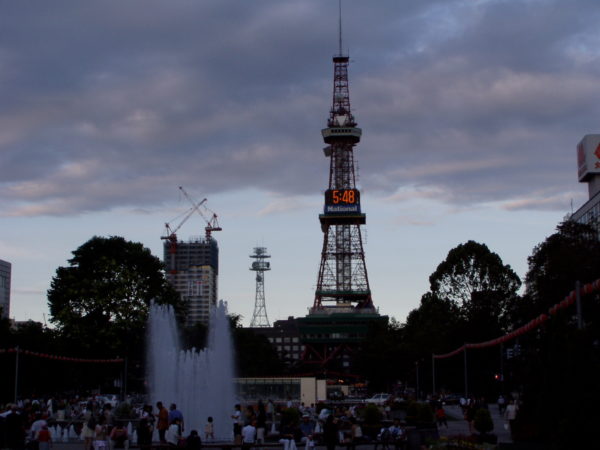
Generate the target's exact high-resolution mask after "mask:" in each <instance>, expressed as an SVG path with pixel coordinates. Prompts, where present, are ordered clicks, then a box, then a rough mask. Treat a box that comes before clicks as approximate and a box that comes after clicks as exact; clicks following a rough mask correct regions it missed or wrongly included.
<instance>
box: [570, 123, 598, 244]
mask: <svg viewBox="0 0 600 450" xmlns="http://www.w3.org/2000/svg"><path fill="white" fill-rule="evenodd" d="M577 172H578V176H579V181H580V182H582V183H587V185H588V196H589V199H588V201H587V202H586V203H584V204H583V206H581V208H579V209H578V210H577V211H575V212H574V213H573V215H572V216H571V220H573V221H575V222H580V223H585V224H588V225H590V226H592V227H594V228H595V229H596V230H597V231H598V237H599V238H600V134H587V135H585V136H584V137H583V139H581V141H580V142H579V144H578V145H577Z"/></svg>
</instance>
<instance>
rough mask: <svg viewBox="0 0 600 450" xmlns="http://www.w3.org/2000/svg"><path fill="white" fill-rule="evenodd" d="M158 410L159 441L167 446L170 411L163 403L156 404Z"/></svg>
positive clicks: (157, 427)
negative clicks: (166, 437)
mask: <svg viewBox="0 0 600 450" xmlns="http://www.w3.org/2000/svg"><path fill="white" fill-rule="evenodd" d="M156 408H157V409H158V414H157V418H158V419H157V421H156V429H157V430H158V440H159V441H160V443H161V444H166V443H167V440H166V439H165V433H166V432H167V430H168V429H169V411H168V410H167V408H165V407H164V405H163V404H162V402H156Z"/></svg>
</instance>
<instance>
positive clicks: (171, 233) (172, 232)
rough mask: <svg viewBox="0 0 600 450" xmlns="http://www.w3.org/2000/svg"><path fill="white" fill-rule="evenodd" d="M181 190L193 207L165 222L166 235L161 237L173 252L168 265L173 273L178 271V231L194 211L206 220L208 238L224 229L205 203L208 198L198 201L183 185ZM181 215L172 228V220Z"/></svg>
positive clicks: (170, 251)
mask: <svg viewBox="0 0 600 450" xmlns="http://www.w3.org/2000/svg"><path fill="white" fill-rule="evenodd" d="M179 190H180V191H181V192H182V193H183V195H184V196H185V198H187V199H188V200H189V202H190V203H191V204H192V207H191V208H190V209H188V210H187V211H185V212H184V213H183V214H180V215H179V216H177V217H175V218H174V219H173V220H172V221H171V222H168V223H165V228H166V235H165V236H161V239H164V240H168V241H169V243H168V251H169V253H170V254H171V257H170V258H169V259H170V264H169V266H170V267H168V269H169V272H170V273H173V274H174V273H177V270H176V267H175V254H176V253H177V231H178V230H179V229H180V228H181V227H182V226H183V224H184V223H185V222H187V220H188V219H189V218H190V217H191V216H192V214H194V212H198V214H200V216H201V217H202V219H204V221H205V222H206V227H205V228H204V230H205V233H206V238H207V239H209V238H211V233H212V232H213V231H221V230H222V228H221V227H220V226H219V222H218V220H217V215H216V214H215V213H214V212H213V211H211V210H210V209H208V208H207V207H206V205H205V203H206V201H207V199H206V198H203V199H202V200H201V201H200V202H198V203H196V202H195V201H194V200H192V198H191V197H190V196H189V194H188V193H187V192H186V191H185V189H183V187H181V186H179ZM201 207H202V208H204V209H205V210H206V211H208V212H209V213H210V214H211V218H210V219H207V218H206V217H205V215H204V214H203V213H202V210H201V209H200V208H201ZM180 217H183V218H182V219H181V221H180V222H179V223H178V224H177V226H176V227H174V228H172V227H171V224H172V222H174V221H175V220H177V219H179V218H180Z"/></svg>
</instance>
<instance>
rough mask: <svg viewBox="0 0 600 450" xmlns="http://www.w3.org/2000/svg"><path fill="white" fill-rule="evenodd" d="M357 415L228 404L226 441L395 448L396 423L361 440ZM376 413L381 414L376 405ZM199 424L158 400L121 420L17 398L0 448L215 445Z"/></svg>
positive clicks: (77, 402)
mask: <svg viewBox="0 0 600 450" xmlns="http://www.w3.org/2000/svg"><path fill="white" fill-rule="evenodd" d="M119 408H120V406H119ZM357 413H358V411H357V406H356V405H355V406H348V407H344V406H339V407H336V408H334V409H321V408H319V409H317V408H316V407H315V405H310V406H305V405H304V404H299V405H298V404H292V402H291V401H288V402H287V404H285V403H284V404H278V405H275V404H274V402H273V401H271V400H267V401H265V402H262V401H259V402H257V404H255V405H245V406H244V407H242V406H241V405H235V407H234V408H233V410H232V413H231V421H232V428H231V436H233V441H234V443H236V444H238V445H240V446H243V447H245V448H248V447H251V446H256V445H259V444H261V443H265V442H266V441H267V440H269V441H271V442H273V441H274V442H280V443H281V444H282V446H283V448H284V450H294V449H296V448H297V446H302V447H304V449H305V450H312V449H313V448H314V447H315V446H316V445H325V446H326V447H327V448H328V449H330V450H331V449H333V448H334V447H336V446H345V447H347V448H348V449H353V448H354V447H355V446H356V445H357V444H360V443H365V442H370V441H373V440H377V441H379V442H381V443H382V444H383V446H384V448H385V447H387V446H388V444H389V445H393V446H394V447H395V448H402V446H403V444H402V443H403V442H404V441H405V430H404V429H403V427H402V426H401V425H400V422H399V421H398V420H395V421H393V422H392V420H389V421H387V422H386V423H387V424H386V425H385V426H383V427H381V428H380V429H378V433H377V434H376V435H375V436H373V435H372V434H371V435H370V436H367V435H366V433H363V427H362V425H361V421H360V420H359V414H357ZM382 414H383V416H384V418H386V417H387V415H386V411H385V410H384V409H383V408H382ZM204 422H205V425H204V429H202V430H187V429H186V427H185V421H184V417H183V414H182V413H181V411H179V410H178V409H177V406H176V405H175V404H170V405H169V407H168V408H167V407H166V405H164V404H163V403H162V402H161V401H159V402H157V403H156V404H155V405H154V406H152V405H148V404H142V405H141V406H139V407H137V408H135V410H134V411H133V413H132V415H131V416H129V417H128V418H127V420H125V419H123V418H122V417H120V416H118V415H115V407H114V406H113V404H112V403H110V402H106V403H102V402H101V401H99V400H98V399H96V398H88V399H85V400H83V399H81V398H73V399H49V400H33V401H24V402H21V403H20V404H11V405H7V406H6V407H4V408H1V407H0V448H8V449H15V450H49V449H50V448H51V447H52V445H53V441H61V442H62V441H65V440H68V439H74V438H76V439H78V440H81V441H82V443H83V450H115V449H124V450H128V448H129V447H130V445H131V444H133V443H135V446H137V447H139V448H140V449H142V450H144V449H150V448H152V447H156V446H163V447H171V448H172V447H175V448H178V449H185V450H199V449H200V448H201V446H202V444H203V443H207V442H211V441H214V440H215V423H214V420H213V417H206V418H205V420H204ZM57 430H59V431H58V432H57ZM63 433H68V436H67V437H66V435H65V434H63ZM218 438H221V439H222V438H223V437H218ZM229 438H231V437H229Z"/></svg>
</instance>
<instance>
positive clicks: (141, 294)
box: [48, 236, 183, 354]
mask: <svg viewBox="0 0 600 450" xmlns="http://www.w3.org/2000/svg"><path fill="white" fill-rule="evenodd" d="M162 269H163V266H162V263H161V261H160V260H159V259H158V258H156V257H155V256H153V255H152V254H151V253H150V250H148V249H147V248H144V246H143V245H142V244H140V243H134V242H130V241H126V240H125V239H123V238H122V237H116V236H113V237H109V238H104V237H93V238H92V239H90V240H89V241H87V242H86V243H84V244H83V245H82V246H81V247H79V248H78V249H77V250H75V251H73V258H71V259H70V260H69V266H68V267H59V268H58V269H57V270H56V276H55V277H54V278H53V279H52V283H51V287H50V289H49V290H48V306H49V308H50V315H51V317H50V321H51V322H52V323H53V324H54V325H55V326H56V328H57V330H58V331H59V332H60V333H61V334H62V335H63V336H64V337H66V338H72V339H73V340H75V341H77V342H79V343H81V344H82V347H83V348H86V347H87V348H97V349H98V350H100V349H104V350H105V352H114V351H119V352H121V354H123V352H124V351H126V348H128V347H131V346H132V345H134V344H140V343H141V342H142V341H143V337H144V327H145V323H146V319H147V316H148V307H149V304H150V302H151V301H156V302H158V303H168V304H171V305H173V306H174V307H175V308H176V310H179V311H181V310H182V307H183V305H182V303H181V300H180V297H179V294H178V293H177V292H176V291H175V290H174V289H173V288H172V287H171V285H170V284H169V283H168V282H167V281H166V279H165V277H164V274H163V272H162Z"/></svg>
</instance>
